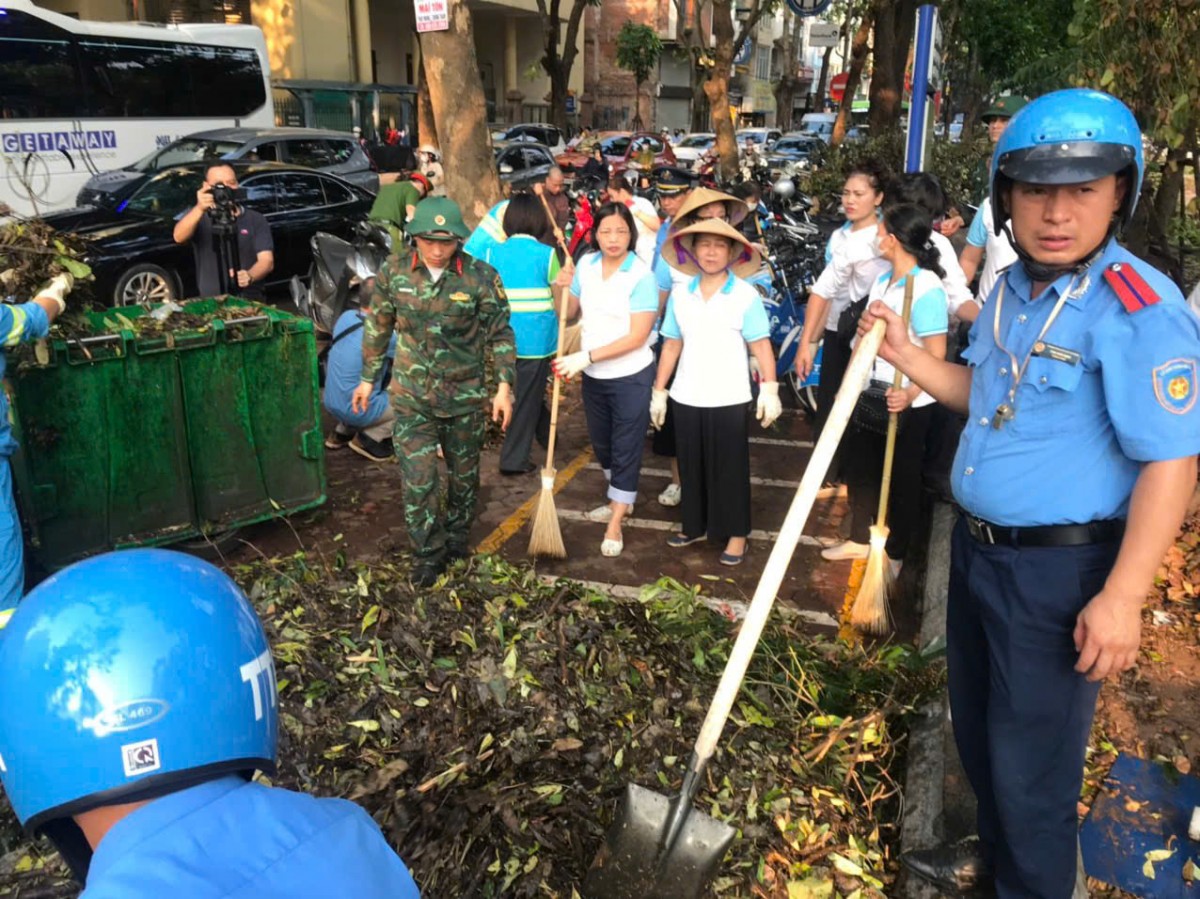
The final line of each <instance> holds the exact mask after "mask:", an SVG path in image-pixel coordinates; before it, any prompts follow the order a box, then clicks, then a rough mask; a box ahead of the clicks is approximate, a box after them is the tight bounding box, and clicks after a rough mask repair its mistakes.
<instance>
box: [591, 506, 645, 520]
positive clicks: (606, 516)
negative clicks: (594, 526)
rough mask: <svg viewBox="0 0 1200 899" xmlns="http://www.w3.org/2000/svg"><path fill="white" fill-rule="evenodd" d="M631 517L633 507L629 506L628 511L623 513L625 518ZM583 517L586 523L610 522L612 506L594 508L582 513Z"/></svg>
mask: <svg viewBox="0 0 1200 899" xmlns="http://www.w3.org/2000/svg"><path fill="white" fill-rule="evenodd" d="M632 516H633V506H630V507H629V511H628V512H626V513H625V517H626V518H631V517H632ZM583 517H584V518H586V519H587V520H588V521H596V522H601V523H608V522H610V521H612V506H610V505H609V504H608V503H605V504H604V505H603V506H596V508H594V509H592V510H591V511H589V512H584V513H583Z"/></svg>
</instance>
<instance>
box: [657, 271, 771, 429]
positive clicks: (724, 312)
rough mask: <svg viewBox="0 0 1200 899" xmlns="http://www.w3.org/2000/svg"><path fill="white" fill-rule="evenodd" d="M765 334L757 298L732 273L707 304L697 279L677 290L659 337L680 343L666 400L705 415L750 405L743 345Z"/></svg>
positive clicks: (766, 327)
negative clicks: (706, 411)
mask: <svg viewBox="0 0 1200 899" xmlns="http://www.w3.org/2000/svg"><path fill="white" fill-rule="evenodd" d="M770 334H771V323H770V321H769V320H768V319H767V310H766V309H765V308H764V307H763V304H762V297H760V296H759V294H758V291H757V290H755V289H754V288H753V287H751V286H750V285H749V284H747V283H746V282H745V281H743V280H742V279H741V278H738V277H735V276H734V274H733V273H732V272H730V273H729V275H728V277H727V278H726V279H725V284H724V286H722V287H721V289H720V290H718V291H717V292H716V293H714V294H713V295H712V296H711V297H710V298H709V299H707V300H706V299H704V297H702V296H701V295H700V276H699V275H697V276H695V277H694V278H692V279H691V280H690V281H689V282H688V283H687V284H680V285H677V286H676V287H675V288H674V289H673V290H672V291H671V296H670V299H668V300H667V314H666V316H665V317H664V318H663V326H662V335H663V337H665V338H667V339H668V340H682V341H683V352H682V353H681V354H680V356H679V365H678V367H677V368H676V369H675V383H674V384H672V385H671V399H673V400H675V402H677V403H683V404H684V405H685V406H697V407H700V408H709V409H711V408H716V407H718V406H734V405H737V404H738V403H748V402H750V367H749V365H748V364H747V361H746V344H747V343H750V342H752V341H755V340H762V339H763V338H764V337H769V336H770Z"/></svg>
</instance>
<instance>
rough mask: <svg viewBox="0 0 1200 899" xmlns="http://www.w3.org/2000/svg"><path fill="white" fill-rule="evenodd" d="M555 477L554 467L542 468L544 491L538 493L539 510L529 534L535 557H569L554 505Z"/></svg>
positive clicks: (530, 549) (531, 548)
mask: <svg viewBox="0 0 1200 899" xmlns="http://www.w3.org/2000/svg"><path fill="white" fill-rule="evenodd" d="M554 478H555V471H554V469H552V468H544V469H542V492H541V493H540V494H539V495H538V502H537V511H536V512H534V515H533V531H532V532H531V533H530V535H529V555H531V556H533V557H534V558H547V559H565V558H566V557H567V548H566V546H564V545H563V538H562V528H561V527H560V526H559V523H558V509H556V508H555V507H554Z"/></svg>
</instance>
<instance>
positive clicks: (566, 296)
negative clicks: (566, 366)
mask: <svg viewBox="0 0 1200 899" xmlns="http://www.w3.org/2000/svg"><path fill="white" fill-rule="evenodd" d="M570 292H571V289H570V288H569V287H564V288H563V289H562V293H561V296H562V299H560V300H559V301H558V349H557V350H555V352H554V358H555V359H561V358H562V357H563V344H564V343H565V342H566V339H567V307H568V306H569V305H570ZM550 380H552V381H553V382H554V387H553V388H552V393H551V395H550V439H549V440H547V441H546V465H545V468H546V469H547V470H549V469H552V468H554V444H555V442H556V441H557V438H558V400H559V391H560V390H561V389H562V388H561V386H560V385H561V379H560V378H558V377H557V376H556V377H553V378H551V379H550Z"/></svg>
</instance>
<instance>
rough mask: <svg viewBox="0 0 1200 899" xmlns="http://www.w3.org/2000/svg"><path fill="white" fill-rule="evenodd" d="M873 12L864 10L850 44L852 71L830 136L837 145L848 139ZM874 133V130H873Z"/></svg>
mask: <svg viewBox="0 0 1200 899" xmlns="http://www.w3.org/2000/svg"><path fill="white" fill-rule="evenodd" d="M873 12H874V10H873V9H871V8H868V9H866V10H864V12H863V17H862V21H861V22H859V23H858V30H857V31H856V32H854V40H853V41H852V42H851V44H850V71H848V72H847V73H846V92H845V93H844V94H842V102H841V103H840V104H838V115H837V120H836V121H835V122H834V123H833V135H832V136H831V137H830V143H832V144H833V146H835V147H840V146H841V145H842V141H843V140H845V139H846V128H847V125H848V123H849V120H850V107H851V106H853V105H854V95H855V94H856V93H858V84H859V82H860V81H862V70H863V66H864V65H866V62H867V49H868V48H867V38H869V37H870V36H871V19H872V14H873ZM876 34H878V31H876ZM872 127H874V126H872ZM872 133H874V132H873V131H872Z"/></svg>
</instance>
